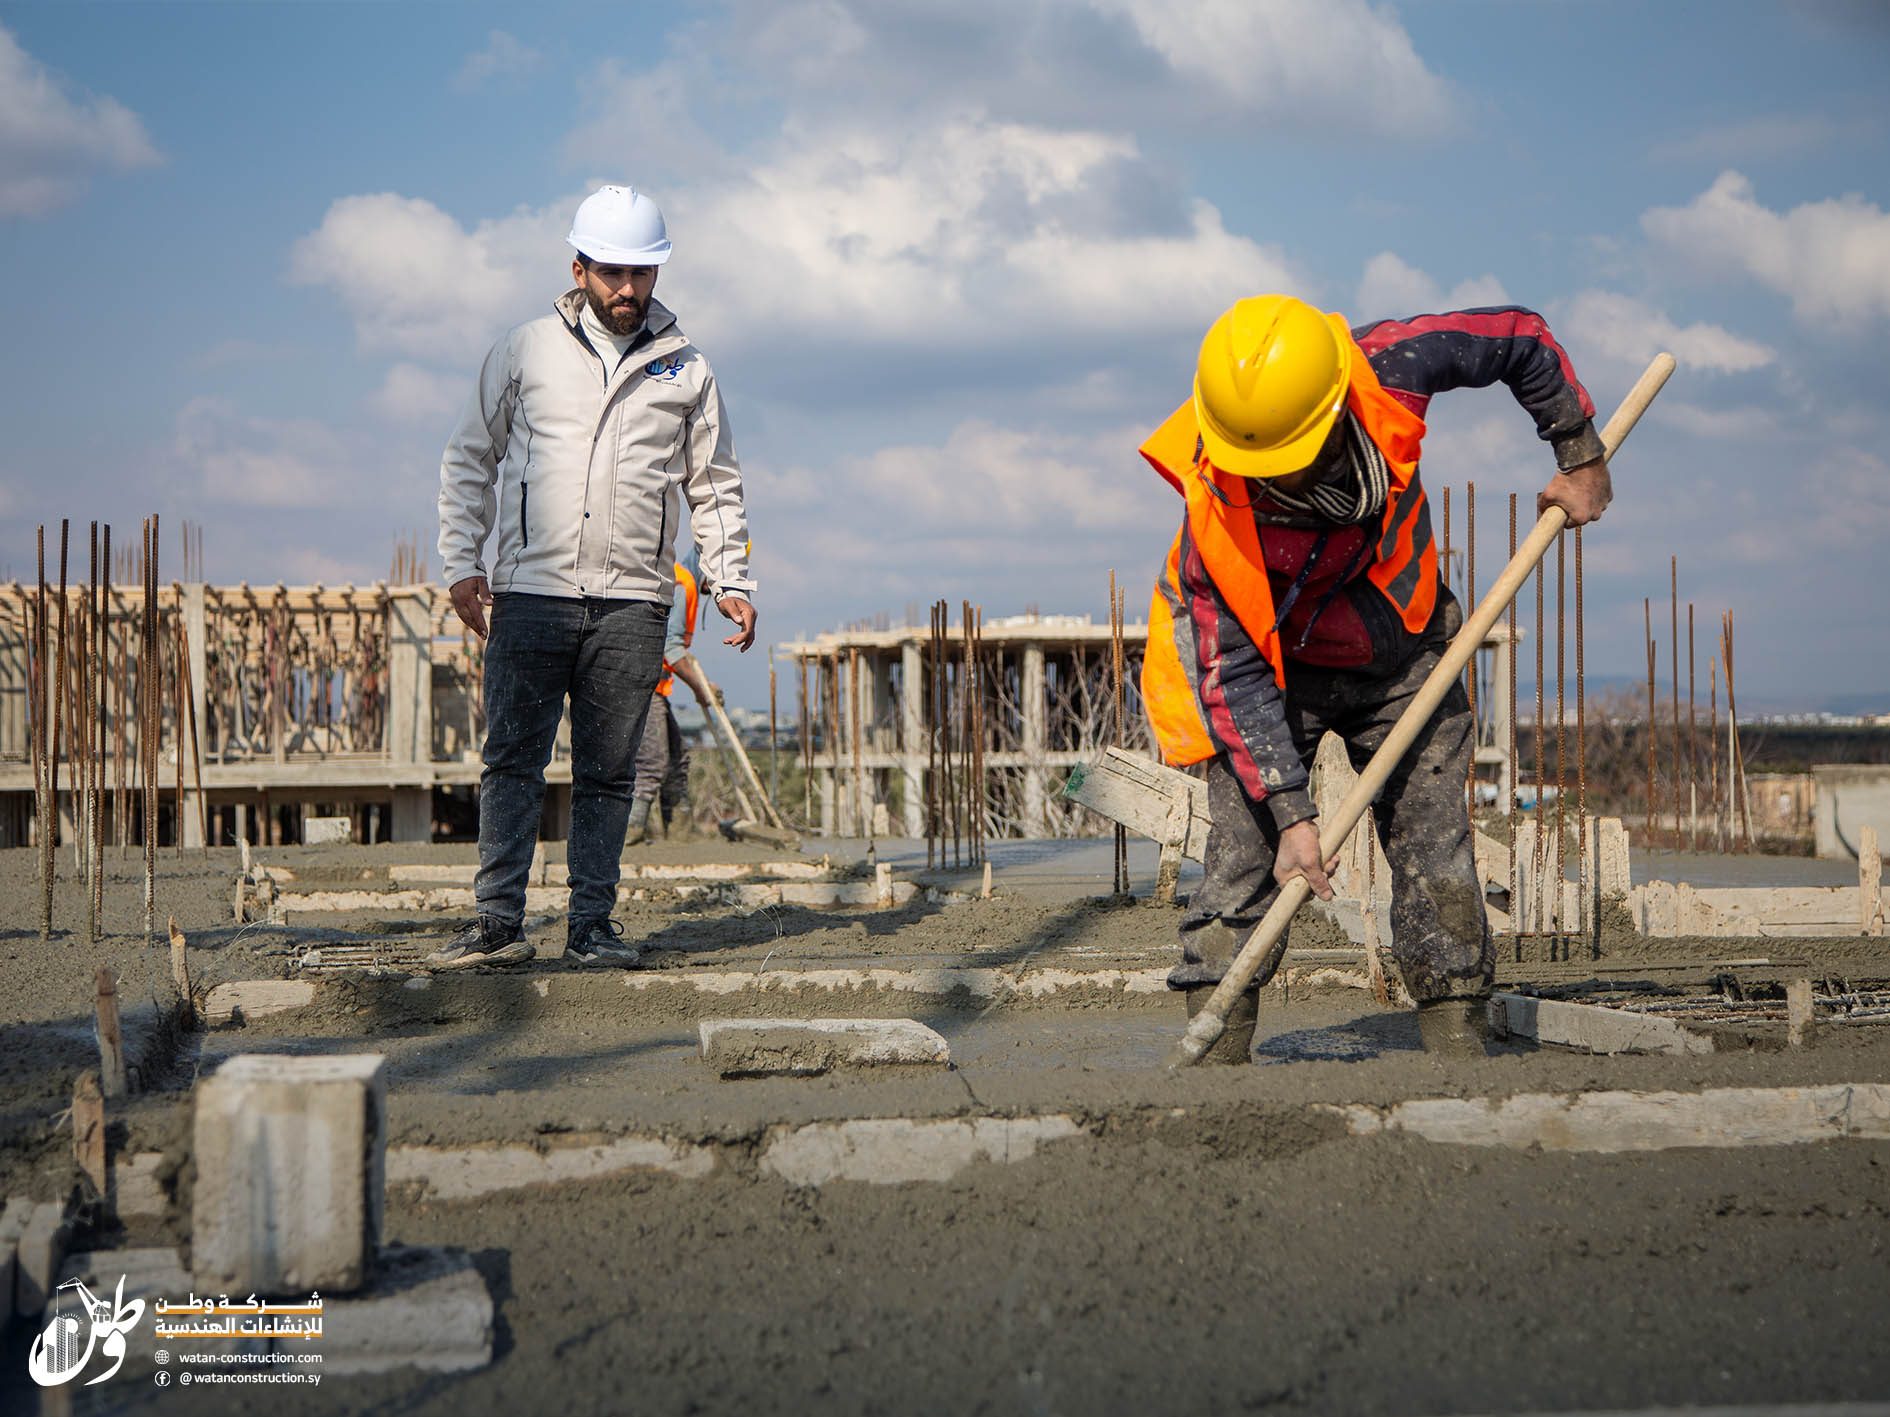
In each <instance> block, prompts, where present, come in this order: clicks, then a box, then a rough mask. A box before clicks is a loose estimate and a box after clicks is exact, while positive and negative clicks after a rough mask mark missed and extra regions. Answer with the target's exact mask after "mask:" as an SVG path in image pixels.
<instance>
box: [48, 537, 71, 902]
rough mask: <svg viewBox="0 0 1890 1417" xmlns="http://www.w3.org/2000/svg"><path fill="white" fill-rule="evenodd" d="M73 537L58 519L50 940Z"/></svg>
mask: <svg viewBox="0 0 1890 1417" xmlns="http://www.w3.org/2000/svg"><path fill="white" fill-rule="evenodd" d="M71 535H72V523H71V522H70V521H68V520H67V519H66V518H64V517H61V518H60V519H59V636H58V639H59V643H58V645H57V648H56V652H55V655H54V660H55V662H54V665H53V683H52V761H51V765H50V767H49V768H48V773H47V775H48V777H49V779H50V782H51V787H50V792H51V800H50V806H51V808H52V821H53V830H52V833H51V835H49V836H48V838H47V840H48V842H49V843H51V844H50V845H49V846H48V848H47V854H46V872H45V877H46V879H45V888H46V908H45V912H44V919H45V923H46V934H47V936H48V937H50V936H51V935H52V918H53V883H54V881H55V879H56V878H57V876H58V873H59V860H58V854H57V852H56V851H55V850H53V845H56V840H55V839H56V838H57V836H58V834H59V751H60V749H61V747H63V746H65V743H64V740H65V737H66V734H67V732H68V731H69V730H67V728H66V726H65V708H66V570H67V564H68V550H69V547H70V545H71ZM70 756H71V752H70V750H69V749H68V751H67V757H68V758H70Z"/></svg>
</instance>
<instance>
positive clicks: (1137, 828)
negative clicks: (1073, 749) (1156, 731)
mask: <svg viewBox="0 0 1890 1417" xmlns="http://www.w3.org/2000/svg"><path fill="white" fill-rule="evenodd" d="M1063 795H1064V796H1065V797H1067V798H1069V799H1070V800H1071V801H1072V802H1075V803H1077V804H1078V805H1079V806H1083V807H1087V808H1088V809H1089V810H1090V811H1092V812H1095V813H1096V814H1098V815H1099V816H1103V817H1107V818H1108V819H1109V820H1110V821H1112V822H1119V823H1121V824H1122V825H1123V826H1125V827H1127V828H1128V829H1129V830H1130V831H1132V832H1135V833H1136V834H1137V835H1139V836H1145V837H1149V838H1151V839H1152V840H1154V841H1158V842H1163V843H1166V842H1171V841H1175V840H1179V841H1180V843H1181V851H1182V855H1184V856H1187V857H1191V858H1192V859H1194V860H1196V861H1199V860H1201V859H1202V857H1203V856H1204V855H1205V854H1206V852H1207V836H1208V828H1209V827H1210V825H1211V821H1210V818H1209V816H1208V806H1207V784H1206V783H1205V782H1202V781H1201V780H1200V779H1198V778H1193V777H1189V776H1188V774H1186V773H1184V772H1178V771H1177V770H1175V769H1174V768H1171V767H1168V766H1166V765H1164V764H1162V763H1157V762H1153V761H1151V760H1149V759H1147V758H1138V757H1135V756H1134V755H1133V754H1130V753H1125V752H1123V751H1122V750H1121V749H1120V748H1106V749H1104V750H1103V755H1102V756H1101V757H1100V758H1098V759H1097V760H1096V761H1095V762H1093V763H1091V764H1089V765H1088V766H1087V767H1082V766H1079V767H1077V768H1073V769H1072V770H1071V772H1070V776H1069V780H1068V781H1067V782H1065V783H1064V785H1063Z"/></svg>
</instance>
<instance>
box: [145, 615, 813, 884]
mask: <svg viewBox="0 0 1890 1417" xmlns="http://www.w3.org/2000/svg"><path fill="white" fill-rule="evenodd" d="M177 606H178V615H177V716H178V718H179V719H180V720H185V719H187V720H188V721H189V724H190V781H191V786H192V787H193V788H194V789H195V790H196V793H197V838H198V841H197V849H198V851H200V852H207V851H209V849H210V807H209V799H208V798H207V797H206V796H205V795H204V790H203V747H202V745H201V744H199V743H198V741H197V687H196V684H195V682H194V681H193V679H192V677H191V673H190V627H189V626H188V625H186V624H185V623H184V616H183V588H182V587H181V586H180V587H178V598H177ZM773 653H774V652H773V651H772V650H770V651H769V655H770V656H772V655H773ZM768 688H769V701H768V715H769V717H768V722H769V725H770V726H772V725H773V723H774V700H773V691H774V670H773V667H772V666H770V667H769V670H768ZM323 697H324V698H326V697H327V692H326V690H324V691H323ZM177 752H178V759H177V765H178V766H177V781H178V789H179V791H180V792H181V791H182V789H183V781H184V767H183V764H184V759H183V752H184V735H183V733H182V732H179V733H178V735H177ZM777 800H778V799H777ZM177 849H178V850H179V851H182V850H183V849H184V829H183V816H182V805H181V803H180V804H179V816H178V828H177Z"/></svg>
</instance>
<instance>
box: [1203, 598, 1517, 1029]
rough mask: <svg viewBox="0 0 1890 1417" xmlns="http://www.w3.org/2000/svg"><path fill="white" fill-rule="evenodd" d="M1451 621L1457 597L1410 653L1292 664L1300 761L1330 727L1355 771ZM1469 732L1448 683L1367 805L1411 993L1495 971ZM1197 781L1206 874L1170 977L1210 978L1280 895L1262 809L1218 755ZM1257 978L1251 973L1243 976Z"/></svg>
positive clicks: (1462, 705) (1478, 990) (1453, 989)
mask: <svg viewBox="0 0 1890 1417" xmlns="http://www.w3.org/2000/svg"><path fill="white" fill-rule="evenodd" d="M1461 623H1462V615H1461V613H1460V612H1459V611H1458V609H1457V607H1456V606H1455V605H1450V606H1448V607H1447V613H1446V614H1440V615H1438V616H1436V617H1435V619H1434V621H1433V627H1432V629H1431V630H1430V631H1429V632H1427V633H1426V635H1425V638H1424V640H1423V642H1422V645H1421V647H1420V648H1419V650H1418V652H1417V653H1416V654H1415V656H1414V657H1413V658H1412V659H1411V660H1410V661H1409V662H1408V663H1406V664H1405V665H1404V666H1403V667H1402V668H1400V669H1396V670H1394V671H1393V672H1391V673H1389V674H1386V675H1383V676H1375V675H1370V674H1363V673H1358V672H1356V671H1350V670H1341V669H1318V668H1314V667H1312V666H1310V665H1303V664H1290V663H1289V664H1288V665H1287V673H1286V718H1287V724H1288V727H1289V728H1290V729H1291V731H1292V735H1293V742H1294V745H1295V746H1296V747H1297V748H1298V749H1299V754H1300V757H1301V759H1302V760H1304V761H1305V762H1306V763H1307V764H1308V765H1310V764H1311V763H1312V760H1313V754H1314V753H1315V751H1316V750H1317V749H1318V746H1319V739H1320V737H1321V735H1323V734H1324V733H1326V732H1327V731H1331V732H1333V733H1336V734H1338V735H1339V737H1340V738H1341V739H1342V740H1344V742H1345V746H1346V749H1347V750H1348V753H1349V755H1350V757H1351V760H1352V766H1353V767H1355V768H1357V769H1359V770H1360V771H1363V770H1364V767H1365V764H1366V763H1367V762H1369V761H1370V759H1371V755H1372V752H1373V750H1374V749H1376V748H1377V747H1378V745H1379V744H1380V743H1383V742H1384V741H1385V738H1386V737H1387V736H1388V735H1389V734H1390V732H1391V728H1392V725H1393V724H1395V723H1396V722H1397V721H1398V715H1399V714H1400V713H1401V712H1402V711H1403V710H1404V707H1405V705H1406V704H1408V703H1410V701H1411V700H1412V699H1413V698H1414V697H1416V695H1417V692H1418V690H1419V689H1420V688H1421V687H1423V684H1424V680H1425V677H1426V676H1427V675H1428V674H1429V673H1430V672H1431V670H1432V669H1433V668H1434V667H1435V666H1436V664H1437V661H1438V659H1439V657H1440V656H1441V655H1442V654H1443V651H1444V648H1445V646H1446V645H1447V644H1448V643H1449V637H1450V635H1451V634H1452V633H1454V632H1455V630H1456V629H1457V627H1458V626H1459V625H1460V624H1461ZM1472 738H1473V733H1472V724H1471V715H1470V701H1469V698H1468V697H1467V696H1466V694H1465V693H1464V688H1463V684H1462V683H1461V682H1459V683H1458V684H1456V685H1455V686H1454V687H1453V688H1452V689H1451V691H1450V693H1449V694H1448V695H1446V696H1445V699H1444V702H1443V703H1442V704H1441V705H1439V707H1438V710H1437V712H1436V713H1435V714H1434V715H1432V718H1431V722H1430V724H1429V726H1428V727H1427V728H1425V730H1424V731H1423V732H1422V733H1420V734H1419V735H1418V738H1417V741H1416V742H1415V743H1414V744H1412V745H1411V748H1410V749H1409V750H1408V751H1407V752H1406V753H1405V756H1404V760H1403V761H1402V762H1401V763H1399V765H1398V767H1397V768H1396V769H1395V770H1394V771H1393V772H1392V774H1391V777H1390V779H1389V780H1388V781H1387V782H1386V783H1385V787H1384V791H1383V792H1382V793H1380V795H1379V798H1378V801H1377V802H1376V803H1374V804H1373V812H1374V814H1375V816H1376V818H1377V824H1378V839H1379V841H1380V842H1381V843H1382V844H1383V846H1384V848H1385V859H1386V860H1387V861H1389V862H1390V863H1391V952H1392V956H1393V958H1394V959H1395V960H1396V961H1397V964H1398V968H1399V970H1400V971H1401V972H1402V973H1403V975H1404V982H1405V985H1406V987H1407V988H1409V989H1410V991H1411V996H1412V997H1413V998H1415V999H1417V1000H1418V1001H1419V1002H1420V1003H1422V1002H1424V1001H1426V1000H1430V999H1442V998H1450V997H1453V996H1474V995H1478V994H1483V993H1487V992H1488V990H1489V987H1490V980H1491V978H1492V977H1493V976H1494V974H1495V971H1496V946H1495V944H1494V942H1493V941H1492V940H1491V938H1490V927H1489V918H1488V916H1487V915H1486V914H1485V913H1484V908H1483V892H1482V890H1481V889H1480V888H1479V885H1478V881H1477V870H1476V856H1475V851H1474V848H1473V846H1472V841H1471V834H1470V813H1469V809H1468V807H1467V806H1466V805H1465V784H1466V782H1467V780H1468V774H1469V771H1470V753H1471V748H1472ZM1207 783H1208V808H1209V811H1210V812H1211V814H1212V816H1213V819H1214V825H1213V828H1212V830H1210V831H1209V833H1208V843H1207V859H1206V861H1205V863H1204V865H1205V869H1206V879H1205V880H1203V882H1202V883H1201V885H1200V887H1199V888H1198V889H1197V890H1196V891H1195V893H1194V895H1193V896H1192V897H1191V898H1190V900H1189V902H1188V910H1187V913H1186V915H1185V916H1184V917H1183V919H1182V924H1181V958H1182V963H1181V965H1180V967H1179V968H1177V969H1176V970H1174V972H1173V973H1171V974H1170V975H1169V978H1168V982H1169V985H1170V987H1172V988H1177V989H1185V988H1187V987H1189V986H1191V985H1195V984H1212V983H1218V982H1219V981H1220V979H1221V976H1222V975H1224V974H1225V973H1226V972H1227V970H1228V967H1229V966H1230V965H1232V964H1233V961H1234V956H1235V955H1236V954H1238V953H1239V952H1240V947H1241V946H1242V945H1244V944H1245V943H1246V942H1247V937H1248V936H1249V935H1251V934H1252V933H1253V929H1254V927H1255V926H1256V925H1258V924H1259V923H1260V919H1261V917H1262V916H1264V915H1265V914H1266V912H1267V907H1268V906H1270V905H1272V904H1273V901H1274V897H1275V896H1276V895H1278V893H1279V886H1278V885H1277V884H1276V883H1275V881H1274V879H1273V859H1274V854H1275V852H1276V850H1277V849H1278V846H1279V840H1280V833H1279V829H1278V828H1277V827H1275V826H1274V824H1273V814H1272V813H1271V812H1269V811H1268V810H1267V808H1266V806H1265V805H1264V804H1256V803H1254V802H1252V801H1250V800H1249V799H1248V797H1247V794H1246V792H1245V791H1244V790H1243V789H1242V788H1241V786H1240V780H1239V779H1238V778H1237V777H1235V776H1234V773H1233V770H1232V769H1231V768H1229V767H1228V766H1227V763H1226V761H1225V759H1223V758H1215V759H1213V760H1212V761H1210V762H1209V764H1208V768H1207ZM1266 982H1267V978H1266V976H1264V975H1262V976H1259V977H1257V978H1256V979H1255V980H1254V987H1256V988H1258V987H1259V986H1260V985H1262V984H1265V983H1266Z"/></svg>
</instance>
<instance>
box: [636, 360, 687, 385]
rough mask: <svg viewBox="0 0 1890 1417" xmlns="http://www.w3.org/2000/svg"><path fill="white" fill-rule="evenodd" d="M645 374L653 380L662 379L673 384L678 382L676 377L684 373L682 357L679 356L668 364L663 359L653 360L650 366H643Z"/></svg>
mask: <svg viewBox="0 0 1890 1417" xmlns="http://www.w3.org/2000/svg"><path fill="white" fill-rule="evenodd" d="M643 372H644V373H645V374H648V375H649V376H650V377H651V378H652V379H662V380H664V381H665V382H667V383H671V384H673V383H675V382H676V376H677V375H678V374H680V373H682V357H681V356H680V355H678V356H677V357H676V358H674V359H671V360H669V361H667V362H665V361H663V360H661V359H652V360H651V361H650V362H649V363H648V364H645V365H644V366H643Z"/></svg>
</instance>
